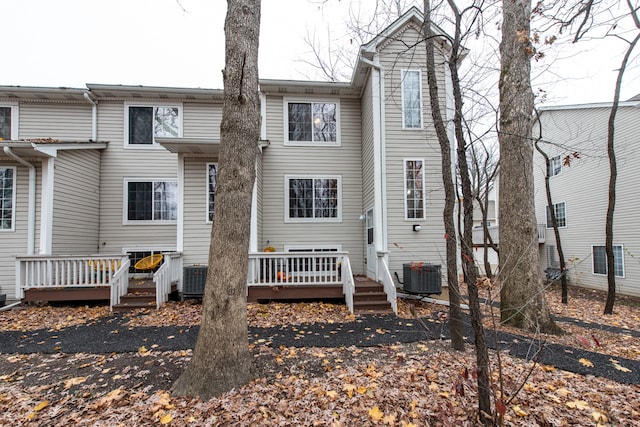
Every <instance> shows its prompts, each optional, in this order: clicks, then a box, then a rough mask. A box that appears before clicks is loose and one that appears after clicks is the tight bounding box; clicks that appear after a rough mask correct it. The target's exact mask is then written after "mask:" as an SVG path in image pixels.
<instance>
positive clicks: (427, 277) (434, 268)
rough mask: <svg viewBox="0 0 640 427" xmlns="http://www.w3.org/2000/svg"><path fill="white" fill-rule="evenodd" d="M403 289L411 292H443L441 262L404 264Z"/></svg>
mask: <svg viewBox="0 0 640 427" xmlns="http://www.w3.org/2000/svg"><path fill="white" fill-rule="evenodd" d="M402 278H403V280H404V283H403V290H404V291H405V292H407V293H410V294H441V293H442V275H441V274H440V264H426V263H419V262H412V263H410V264H402Z"/></svg>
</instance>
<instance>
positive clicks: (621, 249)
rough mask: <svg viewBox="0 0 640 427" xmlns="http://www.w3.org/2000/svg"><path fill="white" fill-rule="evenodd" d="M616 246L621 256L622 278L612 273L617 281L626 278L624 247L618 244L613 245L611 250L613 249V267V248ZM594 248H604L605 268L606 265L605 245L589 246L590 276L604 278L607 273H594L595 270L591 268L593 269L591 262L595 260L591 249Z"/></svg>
mask: <svg viewBox="0 0 640 427" xmlns="http://www.w3.org/2000/svg"><path fill="white" fill-rule="evenodd" d="M616 246H617V247H619V248H620V253H621V255H622V276H617V275H615V272H614V276H615V277H617V278H618V279H624V278H625V277H626V276H625V274H626V269H625V267H624V245H621V244H620V245H619V244H616V243H614V244H613V248H614V253H613V257H614V265H615V248H616ZM594 247H602V248H605V258H604V262H605V267H606V263H607V254H606V245H605V244H602V245H591V274H593V275H594V276H606V275H607V273H596V272H595V269H594V268H593V267H594V266H593V261H594V260H595V259H594V257H593V248H594Z"/></svg>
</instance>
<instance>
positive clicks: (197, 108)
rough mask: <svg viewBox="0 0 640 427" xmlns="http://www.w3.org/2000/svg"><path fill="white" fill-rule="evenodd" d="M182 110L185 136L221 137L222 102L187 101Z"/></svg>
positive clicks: (215, 138)
mask: <svg viewBox="0 0 640 427" xmlns="http://www.w3.org/2000/svg"><path fill="white" fill-rule="evenodd" d="M182 111H183V136H184V137H185V138H210V139H212V140H219V139H220V122H221V121H222V104H205V103H186V102H185V103H184V105H183V110H182Z"/></svg>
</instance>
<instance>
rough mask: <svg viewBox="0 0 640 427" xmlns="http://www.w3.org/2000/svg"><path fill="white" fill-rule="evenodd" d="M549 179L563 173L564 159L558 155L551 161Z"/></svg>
mask: <svg viewBox="0 0 640 427" xmlns="http://www.w3.org/2000/svg"><path fill="white" fill-rule="evenodd" d="M547 173H548V174H549V177H552V176H556V175H560V174H561V173H562V158H561V157H560V156H559V155H558V156H555V157H552V158H550V159H549V171H548V172H547Z"/></svg>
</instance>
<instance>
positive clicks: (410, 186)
mask: <svg viewBox="0 0 640 427" xmlns="http://www.w3.org/2000/svg"><path fill="white" fill-rule="evenodd" d="M423 164H424V161H423V160H422V159H405V161H404V177H405V179H404V194H405V198H404V206H405V219H424V217H425V215H424V175H423V173H422V167H423Z"/></svg>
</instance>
